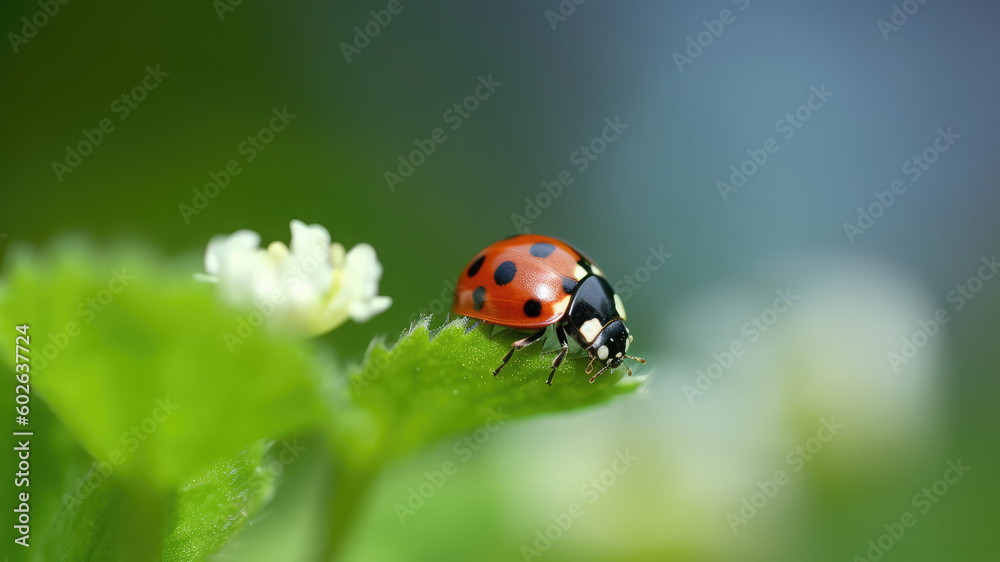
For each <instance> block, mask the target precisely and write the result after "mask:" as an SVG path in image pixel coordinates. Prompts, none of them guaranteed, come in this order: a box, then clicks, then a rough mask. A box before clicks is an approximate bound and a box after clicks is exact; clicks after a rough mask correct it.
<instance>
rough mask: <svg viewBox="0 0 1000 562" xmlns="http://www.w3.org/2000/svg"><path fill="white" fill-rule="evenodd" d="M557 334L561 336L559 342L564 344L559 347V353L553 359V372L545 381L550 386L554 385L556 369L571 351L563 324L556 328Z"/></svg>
mask: <svg viewBox="0 0 1000 562" xmlns="http://www.w3.org/2000/svg"><path fill="white" fill-rule="evenodd" d="M556 336H558V337H559V343H560V344H562V347H561V348H560V349H559V355H556V358H555V359H553V360H552V372H551V373H549V378H548V380H546V381H545V384H547V385H549V386H552V376H553V375H555V374H556V369H558V368H559V365H561V364H562V361H563V359H564V358H565V357H566V354H567V353H569V343H568V342H567V341H566V332H564V331H563V327H562V326H559V327H558V328H556Z"/></svg>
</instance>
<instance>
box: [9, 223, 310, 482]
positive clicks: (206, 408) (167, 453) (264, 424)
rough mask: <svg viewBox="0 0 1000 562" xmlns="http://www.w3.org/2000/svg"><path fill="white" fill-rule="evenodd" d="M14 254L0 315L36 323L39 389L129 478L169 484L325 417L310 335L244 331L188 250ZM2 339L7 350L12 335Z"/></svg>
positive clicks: (35, 388) (67, 247)
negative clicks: (171, 253)
mask: <svg viewBox="0 0 1000 562" xmlns="http://www.w3.org/2000/svg"><path fill="white" fill-rule="evenodd" d="M7 265H8V267H7V270H6V272H5V276H4V279H3V281H4V282H3V285H2V287H0V326H8V327H10V330H11V332H10V333H11V334H13V326H14V325H15V324H18V325H19V324H29V325H30V326H31V328H30V332H29V333H30V336H31V344H30V350H31V351H30V356H31V363H30V365H31V375H32V378H31V383H32V387H31V388H32V392H33V393H35V395H34V398H33V399H34V400H38V399H39V395H40V396H41V397H43V398H44V399H45V400H46V401H47V402H48V403H49V405H50V406H51V408H52V410H53V411H54V412H55V413H56V414H57V415H58V416H59V417H60V418H61V419H62V420H63V422H64V423H65V424H66V425H67V426H68V427H69V428H70V430H71V431H72V432H73V433H74V434H75V435H77V437H78V438H79V439H80V441H81V442H82V443H83V444H84V446H86V447H87V449H88V450H89V451H90V452H91V453H92V454H93V455H94V457H95V458H96V459H97V460H98V461H99V462H101V463H104V466H106V467H109V468H110V469H111V470H113V471H114V474H115V476H116V477H118V478H124V479H128V480H130V481H132V485H133V486H148V487H151V488H152V489H153V490H158V492H156V493H158V494H165V493H168V492H170V491H172V490H174V489H175V488H176V487H177V486H178V485H180V484H181V483H182V482H184V481H185V480H186V479H187V478H188V477H189V476H190V475H192V474H193V473H194V472H195V471H197V470H199V469H202V468H204V467H205V466H207V465H208V464H209V463H211V462H213V461H215V460H218V459H220V458H227V457H231V456H233V455H235V454H236V453H238V452H239V451H241V450H242V449H244V448H245V447H247V446H249V445H251V444H253V443H254V442H256V441H257V440H258V439H261V438H277V437H280V436H282V435H286V434H289V433H291V432H295V431H297V430H299V429H302V428H306V427H310V426H314V425H315V424H316V422H317V421H318V420H319V419H321V418H322V407H321V405H320V402H319V401H318V399H317V395H316V393H315V380H316V366H315V364H314V359H313V357H314V350H313V349H312V347H311V345H310V344H309V342H305V341H301V340H292V339H283V338H281V337H278V336H276V335H272V334H269V333H267V332H266V330H264V329H263V328H261V329H257V330H252V328H251V329H250V330H251V332H252V333H249V334H247V332H246V331H243V332H240V331H239V330H238V327H240V326H241V324H240V323H241V322H243V323H244V324H245V323H246V320H247V318H248V316H247V314H246V313H243V314H237V313H235V312H233V311H230V310H227V309H224V308H222V307H220V306H219V305H218V304H217V299H216V297H215V295H214V287H213V286H211V285H208V284H204V283H198V282H196V281H194V280H193V279H192V277H191V275H190V271H191V268H190V265H191V264H190V263H189V264H187V266H185V264H180V265H173V264H170V263H164V260H163V259H162V258H160V257H159V256H157V255H155V254H154V253H152V252H150V251H148V250H145V249H142V248H128V249H118V250H116V251H112V252H107V251H105V252H98V251H95V250H93V249H91V248H89V247H86V246H82V245H80V244H78V243H70V244H66V243H63V244H61V245H58V246H56V247H54V248H52V249H50V250H49V251H48V252H46V253H43V254H40V255H34V254H31V253H29V252H25V251H21V252H20V253H14V255H12V256H10V258H9V262H8V264H7ZM227 334H228V336H227ZM240 334H242V335H240ZM243 336H246V337H243ZM234 337H235V338H238V339H239V342H236V343H234V340H233V339H232V338H234ZM0 341H2V343H0V348H2V349H3V350H4V351H3V356H4V358H5V360H7V361H10V360H11V359H12V358H13V356H14V349H13V348H14V337H13V335H10V336H9V337H3V338H2V339H0Z"/></svg>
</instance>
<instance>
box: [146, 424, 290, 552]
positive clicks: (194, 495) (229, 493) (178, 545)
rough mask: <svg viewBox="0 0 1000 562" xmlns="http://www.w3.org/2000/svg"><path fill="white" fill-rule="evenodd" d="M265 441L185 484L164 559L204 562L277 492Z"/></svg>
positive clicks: (164, 547) (176, 505) (181, 490)
mask: <svg viewBox="0 0 1000 562" xmlns="http://www.w3.org/2000/svg"><path fill="white" fill-rule="evenodd" d="M264 453H265V445H264V443H263V442H260V443H257V444H256V445H254V446H253V447H250V448H249V449H247V450H246V451H244V452H243V453H241V454H239V455H238V456H237V457H236V458H234V459H232V460H229V461H221V462H217V463H215V464H213V465H212V466H211V467H210V468H209V469H208V470H206V471H204V472H203V473H201V474H199V475H197V476H196V477H195V478H193V479H192V480H190V481H189V482H187V483H186V484H184V485H183V486H182V487H181V489H180V491H179V493H178V495H177V499H176V503H175V506H174V508H173V512H174V513H173V515H172V518H171V519H172V524H171V528H172V531H171V532H170V535H169V536H167V538H166V540H165V541H164V543H163V560H164V562H171V561H177V562H181V561H186V560H201V559H203V558H204V557H205V556H207V555H208V554H211V553H213V552H215V551H216V550H217V549H218V548H219V547H221V546H222V545H223V543H225V542H226V541H227V540H229V539H230V538H231V537H233V536H234V535H235V534H236V533H237V532H239V530H240V529H242V528H243V527H244V525H246V522H247V521H248V520H250V518H251V517H252V516H253V515H254V514H255V513H257V510H258V509H259V508H260V507H261V506H262V505H263V504H264V502H265V501H266V500H267V499H268V497H269V496H270V494H271V492H272V490H273V484H274V473H273V472H272V471H271V470H269V469H268V468H267V467H268V463H267V462H266V459H270V457H269V456H265V454H264Z"/></svg>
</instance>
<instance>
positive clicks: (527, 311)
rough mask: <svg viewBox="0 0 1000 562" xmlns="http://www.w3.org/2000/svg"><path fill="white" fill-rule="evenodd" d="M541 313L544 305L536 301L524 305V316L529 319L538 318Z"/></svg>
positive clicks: (530, 300)
mask: <svg viewBox="0 0 1000 562" xmlns="http://www.w3.org/2000/svg"><path fill="white" fill-rule="evenodd" d="M541 313H542V303H540V302H538V301H536V300H535V299H528V302H526V303H524V315H525V316H527V317H528V318H537V317H538V315H540V314H541Z"/></svg>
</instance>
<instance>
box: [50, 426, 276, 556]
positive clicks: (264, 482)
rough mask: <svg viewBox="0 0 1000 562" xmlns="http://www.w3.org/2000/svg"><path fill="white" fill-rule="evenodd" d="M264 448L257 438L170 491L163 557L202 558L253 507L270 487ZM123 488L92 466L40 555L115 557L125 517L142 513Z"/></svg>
mask: <svg viewBox="0 0 1000 562" xmlns="http://www.w3.org/2000/svg"><path fill="white" fill-rule="evenodd" d="M265 450H266V446H265V444H264V442H258V443H256V444H254V445H253V446H251V447H250V448H248V449H247V450H245V451H243V452H241V453H240V454H239V455H237V456H236V457H235V458H233V459H229V460H225V461H218V462H215V463H213V464H212V465H211V466H210V467H208V468H207V469H205V470H203V471H199V472H198V473H197V474H195V475H194V476H193V477H192V478H191V480H189V481H188V482H186V483H185V484H184V485H182V486H181V487H180V489H179V490H178V491H177V492H176V493H175V494H173V495H172V499H171V501H170V502H168V503H169V507H168V508H167V510H168V513H167V514H166V517H165V519H166V526H167V529H168V530H169V532H168V535H167V537H166V539H165V540H164V541H163V545H162V560H163V561H164V562H174V561H176V562H181V561H189V560H202V559H204V558H205V557H206V556H207V555H209V554H211V553H213V552H215V551H216V550H217V549H218V548H219V547H220V546H221V545H222V544H223V543H224V542H225V541H227V540H228V539H230V538H231V537H233V536H234V535H235V534H236V533H238V532H239V531H240V530H241V529H242V528H243V527H244V526H245V524H246V522H247V521H248V520H249V519H250V518H251V517H252V516H253V515H254V514H256V513H257V512H258V510H259V509H260V507H261V506H262V505H263V504H264V502H265V501H266V500H267V499H268V497H269V496H270V494H271V492H272V490H273V480H274V478H273V474H272V472H271V471H269V470H268V469H267V468H266V467H267V459H268V458H269V457H268V456H266V454H265ZM127 494H128V491H127V490H126V489H124V487H123V486H122V484H121V482H120V481H119V480H118V479H116V478H114V476H113V475H112V476H111V477H109V478H104V477H103V476H102V475H101V474H100V472H99V469H98V467H96V466H95V467H94V469H92V470H91V471H90V472H89V474H88V475H87V477H85V478H84V479H83V480H82V484H81V486H80V487H78V488H77V489H75V490H72V491H71V494H70V496H71V497H72V500H70V501H68V502H66V504H65V505H64V506H63V509H62V510H60V512H59V514H58V515H57V517H56V520H55V523H54V525H53V526H52V528H51V530H50V531H49V536H48V540H47V541H46V542H45V544H44V548H45V559H48V560H66V561H67V562H84V561H86V562H105V561H108V562H110V561H113V560H118V559H120V558H121V557H120V556H119V551H120V549H119V543H120V541H121V540H122V539H123V538H125V539H126V540H127V539H128V537H127V536H124V537H123V535H126V534H127V532H128V525H127V522H128V519H129V518H130V517H131V516H137V515H142V514H135V513H131V512H130V504H129V502H128V501H126V500H127V497H126V496H127ZM151 550H152V549H151Z"/></svg>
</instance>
